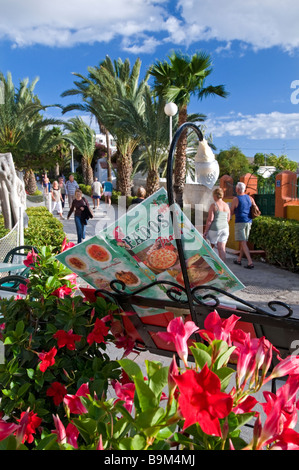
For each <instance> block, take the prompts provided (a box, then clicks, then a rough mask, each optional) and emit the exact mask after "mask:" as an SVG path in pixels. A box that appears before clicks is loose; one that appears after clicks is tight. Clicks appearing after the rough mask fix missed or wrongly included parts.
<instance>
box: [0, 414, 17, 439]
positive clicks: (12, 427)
mask: <svg viewBox="0 0 299 470" xmlns="http://www.w3.org/2000/svg"><path fill="white" fill-rule="evenodd" d="M19 427H20V425H19V424H14V423H7V422H6V421H4V420H3V419H0V441H3V440H4V439H6V438H7V437H9V436H10V435H11V434H13V433H14V432H16V430H17V429H19Z"/></svg>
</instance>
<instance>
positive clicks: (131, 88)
mask: <svg viewBox="0 0 299 470" xmlns="http://www.w3.org/2000/svg"><path fill="white" fill-rule="evenodd" d="M140 67H141V62H140V60H139V59H137V60H136V61H135V63H134V65H133V67H132V70H131V66H130V61H129V60H128V59H126V60H125V61H124V62H123V61H122V60H121V59H118V60H117V61H114V62H113V61H112V60H111V59H110V58H109V56H106V59H105V60H104V61H103V62H102V63H101V64H100V65H99V66H98V67H89V68H88V72H89V75H88V77H84V76H82V75H80V74H75V75H76V76H77V77H79V78H80V79H81V81H77V82H75V85H76V87H77V88H76V89H72V90H68V91H66V92H64V93H63V94H62V96H70V95H75V94H81V95H82V97H83V104H81V105H80V104H71V105H68V106H66V107H64V109H63V113H65V112H68V111H71V110H74V109H78V110H82V111H88V112H90V113H91V114H93V115H94V116H95V118H96V119H97V121H98V123H99V125H100V126H101V127H102V128H103V126H104V128H105V131H106V132H107V133H108V132H109V133H110V134H111V135H113V137H114V139H115V141H116V145H117V157H118V158H117V166H118V171H117V184H118V189H119V190H120V191H121V193H122V194H123V195H124V196H129V195H130V194H131V187H132V153H133V151H134V150H135V148H136V146H137V144H138V141H137V140H136V138H135V137H132V136H131V135H129V134H128V132H127V131H125V130H124V128H121V127H119V126H118V124H117V123H118V120H119V119H120V110H119V100H121V99H128V100H131V101H132V102H134V103H135V105H136V106H140V107H142V106H143V91H144V88H145V85H146V82H147V77H146V78H145V79H144V80H142V81H141V82H140V83H139V77H140ZM108 149H109V147H108ZM109 156H110V155H109V151H108V157H109ZM109 161H110V160H109ZM109 166H111V164H109V163H108V167H109Z"/></svg>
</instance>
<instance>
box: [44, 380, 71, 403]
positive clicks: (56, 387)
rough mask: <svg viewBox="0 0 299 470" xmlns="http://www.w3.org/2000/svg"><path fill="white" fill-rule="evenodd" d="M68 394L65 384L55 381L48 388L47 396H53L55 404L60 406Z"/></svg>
mask: <svg viewBox="0 0 299 470" xmlns="http://www.w3.org/2000/svg"><path fill="white" fill-rule="evenodd" d="M66 394H67V390H66V388H65V386H64V385H62V384H61V383H59V382H53V383H52V384H51V386H50V387H49V388H48V390H47V396H48V397H53V401H54V405H56V406H58V405H59V404H60V403H61V402H62V401H63V398H64V396H65V395H66Z"/></svg>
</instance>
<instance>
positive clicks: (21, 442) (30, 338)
mask: <svg viewBox="0 0 299 470" xmlns="http://www.w3.org/2000/svg"><path fill="white" fill-rule="evenodd" d="M31 261H32V262H34V266H33V270H32V271H33V274H32V277H30V280H29V284H28V289H27V297H26V299H25V300H24V299H20V300H17V301H15V300H11V301H6V302H3V303H2V305H1V307H2V312H3V314H4V318H3V323H5V328H3V324H2V320H1V334H2V338H3V340H4V342H5V344H6V361H5V364H4V365H2V366H1V368H0V384H1V388H2V398H1V410H2V412H3V415H2V417H1V415H0V449H5V450H6V449H10V450H11V449H13V450H14V449H27V448H29V449H34V450H42V449H47V450H74V449H80V450H159V451H162V450H170V449H177V448H179V449H183V450H184V449H185V450H190V449H192V450H203V449H212V450H229V449H230V450H240V449H242V450H251V449H252V450H264V449H271V450H278V449H279V450H280V449H281V450H285V449H296V450H298V449H299V434H298V433H297V432H296V431H295V430H294V427H295V425H296V423H297V410H298V406H299V404H298V402H297V398H296V395H297V392H298V389H299V357H297V356H291V357H288V358H286V359H281V358H280V357H279V352H278V351H277V350H276V349H275V347H273V345H272V344H271V343H270V342H269V341H268V340H267V339H266V338H264V337H262V338H252V337H251V336H250V334H249V333H245V332H244V331H242V330H240V329H238V328H237V324H238V320H239V318H238V317H236V316H235V315H232V316H231V317H230V318H228V319H226V320H222V319H221V318H220V317H219V315H218V313H217V312H212V313H210V314H209V315H208V317H207V318H206V320H205V324H204V329H199V328H197V326H196V325H195V324H194V323H193V322H186V323H184V321H183V319H182V318H175V319H174V320H172V321H171V322H170V323H169V325H168V328H167V332H161V333H157V334H158V335H159V336H160V338H161V339H163V340H164V341H165V342H168V343H169V342H171V343H173V344H174V345H175V348H176V351H177V355H178V357H179V358H180V364H178V363H177V361H176V359H175V358H173V360H172V361H171V364H170V366H169V367H168V366H167V367H165V366H163V365H162V364H161V363H160V362H159V361H149V360H146V361H145V371H143V370H142V369H141V367H140V366H139V365H138V364H137V363H136V362H134V361H132V360H130V359H128V358H127V357H126V352H128V351H129V350H130V348H131V347H132V345H130V341H127V340H126V337H125V335H124V332H123V331H122V328H121V323H120V322H119V318H120V316H119V312H118V311H116V307H115V306H114V305H112V304H107V303H106V302H105V301H104V299H102V298H98V299H97V301H96V302H95V303H94V304H90V303H88V302H85V301H84V299H83V298H82V297H81V296H72V294H73V291H72V294H69V293H67V294H65V295H64V297H63V296H59V295H56V294H54V295H53V292H54V293H55V291H56V290H57V289H60V288H61V287H62V286H63V285H64V282H65V281H66V280H65V279H63V278H65V273H64V272H61V273H60V276H58V277H56V281H57V279H58V280H59V282H60V285H56V284H55V285H54V283H53V286H52V287H53V288H55V290H54V291H53V292H52V295H51V294H49V290H48V289H46V288H45V287H43V289H44V290H43V292H44V294H45V295H44V296H43V297H41V298H40V299H39V301H37V300H34V299H32V298H31V294H32V292H37V291H38V289H37V287H38V283H37V281H36V280H33V281H32V278H33V279H34V276H35V270H37V271H38V270H40V269H41V265H43V264H44V263H46V261H45V260H44V259H43V257H42V256H41V257H39V258H36V259H35V260H31ZM55 269H58V267H56V268H55ZM59 269H62V268H59ZM38 272H41V271H38ZM66 275H67V274H66ZM72 281H73V280H72ZM31 282H32V285H31ZM67 282H70V280H67ZM65 285H66V286H67V287H68V286H69V285H68V284H65ZM31 289H32V291H31ZM72 289H74V284H73V286H72ZM195 332H196V333H197V334H198V335H199V336H200V337H201V339H202V341H201V342H194V343H192V346H190V347H189V348H188V346H187V341H189V339H190V336H191V335H192V334H194V333H195ZM111 333H114V335H115V336H114V335H112V334H111ZM109 340H111V341H114V342H115V343H116V344H117V346H118V347H120V348H122V347H123V346H124V345H126V347H129V349H128V350H127V351H125V353H124V355H123V357H122V359H120V360H118V361H116V362H111V361H109V357H108V356H107V355H106V354H105V346H106V343H107V341H109ZM99 348H101V349H102V350H103V351H104V352H100V349H99ZM273 357H275V359H277V361H276V362H277V365H276V366H275V367H271V364H272V359H273ZM232 364H234V366H233V365H232ZM280 377H284V382H283V385H282V386H281V387H280V388H279V389H278V391H277V392H276V393H273V392H271V391H269V390H267V389H265V386H266V385H267V384H268V385H269V384H270V383H271V381H272V380H273V379H275V378H280ZM108 383H109V384H110V387H111V389H109V388H108ZM108 391H109V392H110V391H111V392H113V393H110V398H108V396H109V395H108ZM258 392H260V393H259V395H257V393H258ZM261 392H263V399H262V400H261V399H260V398H258V397H259V396H261ZM4 416H5V417H4ZM262 416H263V419H262ZM249 422H250V424H251V425H252V426H253V431H252V436H251V437H250V439H249V440H248V442H246V441H245V440H244V437H243V436H242V435H241V431H242V429H243V428H244V426H245V425H246V424H248V423H249Z"/></svg>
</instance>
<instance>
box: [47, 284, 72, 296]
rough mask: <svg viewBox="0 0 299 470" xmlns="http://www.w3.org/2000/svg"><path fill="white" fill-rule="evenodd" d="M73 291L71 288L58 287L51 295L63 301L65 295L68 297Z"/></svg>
mask: <svg viewBox="0 0 299 470" xmlns="http://www.w3.org/2000/svg"><path fill="white" fill-rule="evenodd" d="M72 292H73V290H72V289H71V287H67V286H66V285H65V286H61V287H58V289H56V290H54V292H52V294H51V295H54V296H55V297H58V298H59V299H64V296H65V295H70V294H72Z"/></svg>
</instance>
